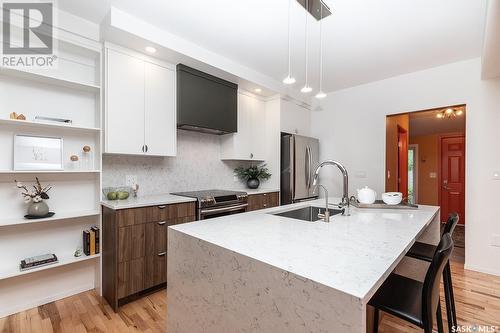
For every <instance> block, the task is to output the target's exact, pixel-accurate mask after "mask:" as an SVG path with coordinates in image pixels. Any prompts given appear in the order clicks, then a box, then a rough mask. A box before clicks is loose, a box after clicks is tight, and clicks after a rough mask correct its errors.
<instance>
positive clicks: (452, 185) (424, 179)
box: [385, 105, 466, 261]
mask: <svg viewBox="0 0 500 333" xmlns="http://www.w3.org/2000/svg"><path fill="white" fill-rule="evenodd" d="M465 121H466V106H465V105H455V106H447V107H441V108H436V109H430V110H422V111H414V112H407V113H402V114H397V115H390V116H387V120H386V179H385V183H386V188H385V190H386V191H387V192H394V191H397V192H401V193H403V197H405V198H407V200H408V202H409V203H414V204H417V205H432V206H440V207H441V213H440V215H441V221H442V222H446V219H447V217H448V214H449V213H451V212H457V213H458V215H459V217H460V222H459V223H460V225H459V226H458V227H457V228H456V229H455V233H454V235H453V239H454V241H455V247H456V248H457V251H454V255H455V257H456V258H458V260H460V261H463V260H464V247H465V183H466V172H465V156H466V149H465V147H466V135H465ZM457 253H458V255H457Z"/></svg>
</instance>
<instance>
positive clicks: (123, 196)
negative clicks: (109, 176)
mask: <svg viewBox="0 0 500 333" xmlns="http://www.w3.org/2000/svg"><path fill="white" fill-rule="evenodd" d="M128 196H129V193H128V192H125V191H120V192H118V200H125V199H127V198H128Z"/></svg>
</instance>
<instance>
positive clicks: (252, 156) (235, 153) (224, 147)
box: [221, 91, 266, 161]
mask: <svg viewBox="0 0 500 333" xmlns="http://www.w3.org/2000/svg"><path fill="white" fill-rule="evenodd" d="M265 112H266V110H265V102H264V101H262V100H260V99H259V98H257V97H255V96H253V95H251V94H249V93H246V92H241V91H240V92H238V132H237V133H232V134H225V135H222V136H221V159H223V160H245V161H252V160H255V161H263V160H265V153H266V147H265Z"/></svg>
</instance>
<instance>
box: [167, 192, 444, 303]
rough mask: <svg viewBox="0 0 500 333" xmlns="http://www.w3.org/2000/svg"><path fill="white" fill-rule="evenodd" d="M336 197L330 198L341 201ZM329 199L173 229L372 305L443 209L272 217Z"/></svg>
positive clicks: (357, 210) (319, 205) (199, 222)
mask: <svg viewBox="0 0 500 333" xmlns="http://www.w3.org/2000/svg"><path fill="white" fill-rule="evenodd" d="M337 201H338V198H332V199H331V201H330V202H337ZM311 205H312V206H316V207H322V206H323V205H324V200H322V199H320V200H315V201H310V202H306V203H298V204H293V205H287V206H281V207H276V208H271V209H266V210H261V211H255V212H249V213H244V214H238V215H230V216H225V217H221V218H217V219H212V220H204V221H198V222H193V223H188V224H183V225H177V226H172V227H171V228H172V229H174V230H176V231H178V232H182V233H184V234H187V235H189V236H192V237H195V238H198V239H201V240H203V241H206V242H209V243H212V244H214V245H217V246H219V247H222V248H224V249H227V250H229V251H234V252H236V253H238V254H241V255H244V256H247V257H249V258H251V259H254V260H258V261H261V262H264V263H266V264H269V265H272V266H275V267H277V268H280V269H283V270H286V271H288V272H291V273H294V274H297V275H299V276H302V277H304V278H306V279H310V280H313V281H315V282H317V283H320V284H323V285H325V286H328V287H331V288H334V289H336V290H338V291H341V292H343V293H346V294H349V295H351V296H353V297H356V298H358V299H359V300H360V302H361V303H366V302H368V300H369V299H370V298H371V296H372V295H373V293H374V292H375V291H376V290H377V289H378V287H379V286H380V284H381V283H382V282H383V281H384V280H385V278H386V277H387V275H388V274H390V272H392V270H393V269H394V268H395V266H396V265H397V264H398V263H399V261H400V260H401V258H402V257H403V256H404V254H405V253H406V251H407V250H408V249H409V247H410V246H411V245H412V244H413V243H414V242H415V240H417V239H418V238H419V237H420V235H421V234H422V233H423V232H424V231H425V230H426V228H427V227H428V226H429V224H430V223H431V222H432V221H433V220H434V219H435V217H436V215H437V214H438V213H439V207H434V206H420V207H419V209H418V210H396V209H394V210H392V209H388V210H376V209H357V208H352V209H351V216H340V215H336V216H333V217H332V218H331V222H330V223H324V222H305V221H300V220H295V219H290V218H285V217H280V216H276V215H272V214H273V213H276V212H281V211H286V210H290V209H294V208H300V207H304V206H311Z"/></svg>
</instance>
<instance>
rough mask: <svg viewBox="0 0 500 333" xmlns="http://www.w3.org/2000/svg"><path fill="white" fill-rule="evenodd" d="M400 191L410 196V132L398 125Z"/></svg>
mask: <svg viewBox="0 0 500 333" xmlns="http://www.w3.org/2000/svg"><path fill="white" fill-rule="evenodd" d="M398 192H401V193H403V199H405V200H406V199H407V198H408V132H407V131H405V130H404V129H403V128H401V127H399V126H398Z"/></svg>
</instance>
